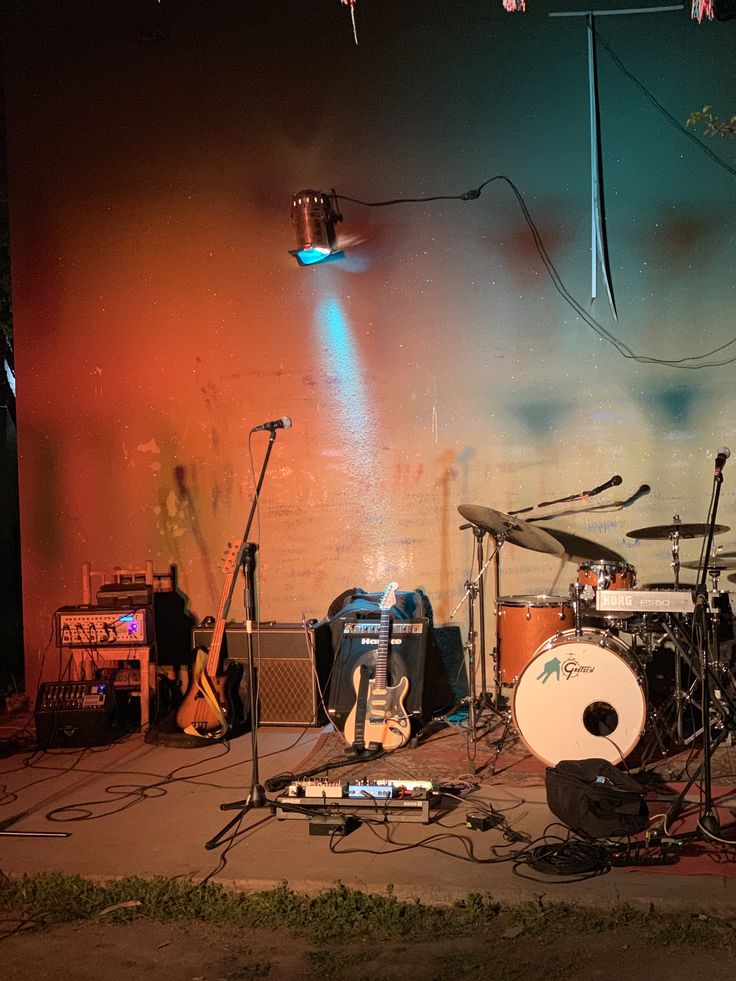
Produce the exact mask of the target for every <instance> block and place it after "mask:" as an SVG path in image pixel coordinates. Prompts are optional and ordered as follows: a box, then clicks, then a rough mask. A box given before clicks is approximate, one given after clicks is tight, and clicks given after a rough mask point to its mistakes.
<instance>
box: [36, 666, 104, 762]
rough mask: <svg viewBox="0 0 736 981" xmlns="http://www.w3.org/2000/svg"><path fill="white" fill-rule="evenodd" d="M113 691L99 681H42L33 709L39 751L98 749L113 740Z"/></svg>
mask: <svg viewBox="0 0 736 981" xmlns="http://www.w3.org/2000/svg"><path fill="white" fill-rule="evenodd" d="M114 710H115V688H114V686H113V685H112V684H110V683H108V682H100V681H44V682H43V683H42V684H41V686H40V688H39V689H38V695H37V696H36V706H35V722H36V741H37V743H38V745H39V747H40V748H41V749H49V748H52V747H54V748H64V747H66V746H75V747H78V746H101V745H104V744H105V743H109V742H111V741H112V739H113V727H112V725H113V714H114Z"/></svg>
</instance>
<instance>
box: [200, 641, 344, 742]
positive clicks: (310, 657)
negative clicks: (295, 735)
mask: <svg viewBox="0 0 736 981" xmlns="http://www.w3.org/2000/svg"><path fill="white" fill-rule="evenodd" d="M252 638H253V664H254V667H255V672H256V684H257V685H258V721H259V724H260V725H264V726H269V725H270V726H321V725H323V724H324V723H325V722H326V721H327V718H326V716H325V713H324V709H323V707H322V698H326V695H327V684H328V681H329V677H330V670H331V668H332V642H331V635H330V629H329V626H328V625H327V624H326V623H317V624H315V625H312V626H308V627H307V629H306V631H305V628H304V627H303V626H302V624H300V623H261V624H258V625H257V626H255V625H254V628H253V633H252ZM211 640H212V628H211V627H210V628H206V627H194V629H193V630H192V647H193V648H195V649H196V648H197V647H209V644H210V642H211ZM223 656H224V657H227V658H229V659H230V660H231V661H237V662H240V663H242V664H243V666H244V669H245V670H244V675H243V677H244V682H243V684H244V685H245V686H246V690H245V691H244V692H242V695H243V701H244V702H245V703H246V704H248V703H249V702H250V698H249V695H248V691H247V684H248V677H247V675H248V672H247V663H248V634H247V631H246V628H245V626H244V625H243V624H236V623H229V624H228V625H227V626H226V628H225V635H224V638H223ZM320 690H321V691H322V692H323V695H322V698H321V697H320Z"/></svg>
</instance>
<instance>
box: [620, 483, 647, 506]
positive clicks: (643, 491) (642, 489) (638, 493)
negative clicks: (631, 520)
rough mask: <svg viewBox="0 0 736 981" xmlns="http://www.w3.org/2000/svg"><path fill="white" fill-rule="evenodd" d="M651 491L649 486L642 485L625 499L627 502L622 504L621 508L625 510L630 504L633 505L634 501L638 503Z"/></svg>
mask: <svg viewBox="0 0 736 981" xmlns="http://www.w3.org/2000/svg"><path fill="white" fill-rule="evenodd" d="M651 489H652V488H651V487H650V486H649V484H642V485H641V487H640V488H639V490H638V491H634V493H633V494H632V495H631V497H629V498H627V500H625V501H624V502H623V503H622V505H621V507H622V508H627V507H628V506H629V505H630V504H633V503H634V501H638V500H639V498H640V497H644V495H645V494H648V493H649V492H650V491H651Z"/></svg>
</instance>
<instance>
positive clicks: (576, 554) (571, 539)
mask: <svg viewBox="0 0 736 981" xmlns="http://www.w3.org/2000/svg"><path fill="white" fill-rule="evenodd" d="M540 530H542V531H546V532H547V534H548V535H552V537H553V538H556V539H557V541H558V542H560V544H561V545H562V547H563V549H564V550H565V552H567V557H568V559H569V560H570V561H571V562H596V561H598V562H624V561H625V559H624V557H623V556H622V555H619V554H618V552H614V551H612V550H611V549H610V548H606V547H605V545H599V544H598V542H594V541H591V540H590V539H589V538H581V537H580V536H579V535H571V534H570V532H568V531H558V529H557V528H548V527H545V528H543V529H540ZM734 568H736V566H734Z"/></svg>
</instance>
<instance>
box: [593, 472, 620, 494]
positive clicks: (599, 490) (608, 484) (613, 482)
mask: <svg viewBox="0 0 736 981" xmlns="http://www.w3.org/2000/svg"><path fill="white" fill-rule="evenodd" d="M623 479H624V478H623V477H622V476H621V475H620V474H616V476H615V477H611V479H610V480H607V481H606V482H605V484H601V485H600V487H594V488H593V490H590V491H588V492H587V494H586V495H585V496H586V497H595V496H596V494H600V493H602V492H603V491H604V490H608V488H609V487H618V485H619V484H621V483H623Z"/></svg>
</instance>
